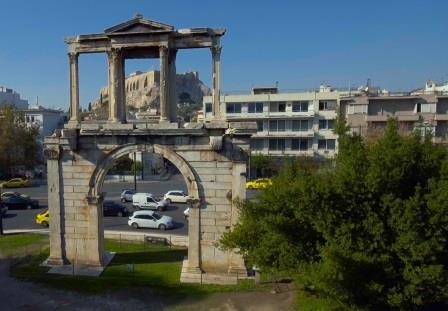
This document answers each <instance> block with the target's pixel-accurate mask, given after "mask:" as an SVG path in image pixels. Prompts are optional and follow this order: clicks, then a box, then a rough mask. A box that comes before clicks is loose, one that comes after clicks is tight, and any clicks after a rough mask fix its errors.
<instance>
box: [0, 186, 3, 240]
mask: <svg viewBox="0 0 448 311" xmlns="http://www.w3.org/2000/svg"><path fill="white" fill-rule="evenodd" d="M2 190H3V185H1V184H0V235H3V208H2V207H3V206H2Z"/></svg>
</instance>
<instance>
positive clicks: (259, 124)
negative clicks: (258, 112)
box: [257, 120, 263, 132]
mask: <svg viewBox="0 0 448 311" xmlns="http://www.w3.org/2000/svg"><path fill="white" fill-rule="evenodd" d="M257 131H259V132H263V121H260V120H258V121H257Z"/></svg>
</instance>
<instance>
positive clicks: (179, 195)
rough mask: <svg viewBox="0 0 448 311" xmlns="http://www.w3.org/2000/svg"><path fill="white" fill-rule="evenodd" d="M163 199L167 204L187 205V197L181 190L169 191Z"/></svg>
mask: <svg viewBox="0 0 448 311" xmlns="http://www.w3.org/2000/svg"><path fill="white" fill-rule="evenodd" d="M163 199H164V200H165V201H167V202H168V203H171V202H173V203H187V199H188V195H186V194H185V193H184V192H183V191H182V190H170V191H168V192H167V193H165V195H164V196H163Z"/></svg>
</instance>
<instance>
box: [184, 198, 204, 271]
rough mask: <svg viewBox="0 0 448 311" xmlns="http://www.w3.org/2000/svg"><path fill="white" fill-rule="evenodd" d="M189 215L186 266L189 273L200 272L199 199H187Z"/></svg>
mask: <svg viewBox="0 0 448 311" xmlns="http://www.w3.org/2000/svg"><path fill="white" fill-rule="evenodd" d="M188 203H189V206H190V216H189V217H188V266H187V271H188V272H189V273H202V271H201V262H200V258H201V253H200V252H201V244H200V232H201V228H200V219H201V203H200V200H199V199H192V200H189V201H188Z"/></svg>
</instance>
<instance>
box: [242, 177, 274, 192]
mask: <svg viewBox="0 0 448 311" xmlns="http://www.w3.org/2000/svg"><path fill="white" fill-rule="evenodd" d="M271 185H272V181H271V180H270V179H269V178H259V179H255V180H251V181H248V182H246V188H247V189H265V188H267V187H268V186H271Z"/></svg>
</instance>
